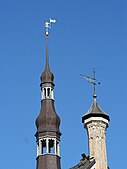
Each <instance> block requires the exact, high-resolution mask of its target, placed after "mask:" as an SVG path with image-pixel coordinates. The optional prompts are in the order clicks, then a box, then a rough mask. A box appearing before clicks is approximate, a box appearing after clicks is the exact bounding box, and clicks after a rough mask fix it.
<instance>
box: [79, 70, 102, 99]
mask: <svg viewBox="0 0 127 169" xmlns="http://www.w3.org/2000/svg"><path fill="white" fill-rule="evenodd" d="M80 75H81V76H83V77H84V78H85V79H86V80H87V81H88V82H89V83H92V84H93V85H94V94H93V98H94V99H96V97H97V95H96V85H97V84H100V82H98V81H97V79H96V77H95V75H96V70H95V68H94V69H93V78H92V77H89V76H86V75H82V74H80Z"/></svg>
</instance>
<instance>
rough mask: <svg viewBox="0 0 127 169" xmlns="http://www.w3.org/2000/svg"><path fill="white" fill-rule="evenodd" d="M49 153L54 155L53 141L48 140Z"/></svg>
mask: <svg viewBox="0 0 127 169" xmlns="http://www.w3.org/2000/svg"><path fill="white" fill-rule="evenodd" d="M49 153H55V147H54V140H52V139H50V140H49Z"/></svg>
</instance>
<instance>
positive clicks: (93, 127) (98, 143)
mask: <svg viewBox="0 0 127 169" xmlns="http://www.w3.org/2000/svg"><path fill="white" fill-rule="evenodd" d="M84 123H85V128H86V129H87V134H88V144H89V155H90V158H92V157H94V158H95V161H96V169H107V168H108V166H107V153H106V128H107V124H108V120H106V119H103V118H102V117H94V118H93V117H91V118H90V119H87V120H85V121H84Z"/></svg>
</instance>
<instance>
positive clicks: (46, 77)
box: [35, 27, 61, 169]
mask: <svg viewBox="0 0 127 169" xmlns="http://www.w3.org/2000/svg"><path fill="white" fill-rule="evenodd" d="M48 29H49V28H47V27H46V64H45V69H44V71H43V72H42V75H41V77H40V79H41V84H40V86H41V95H42V97H41V110H40V113H39V115H38V117H37V119H36V127H37V132H36V134H35V136H36V143H37V158H36V160H37V165H36V169H61V164H60V136H61V133H60V118H59V116H58V115H57V113H56V110H55V106H54V75H53V73H52V72H51V71H50V66H49V60H48V36H49V33H48Z"/></svg>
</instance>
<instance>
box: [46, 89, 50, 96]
mask: <svg viewBox="0 0 127 169" xmlns="http://www.w3.org/2000/svg"><path fill="white" fill-rule="evenodd" d="M47 93H48V97H50V88H48V89H47Z"/></svg>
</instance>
